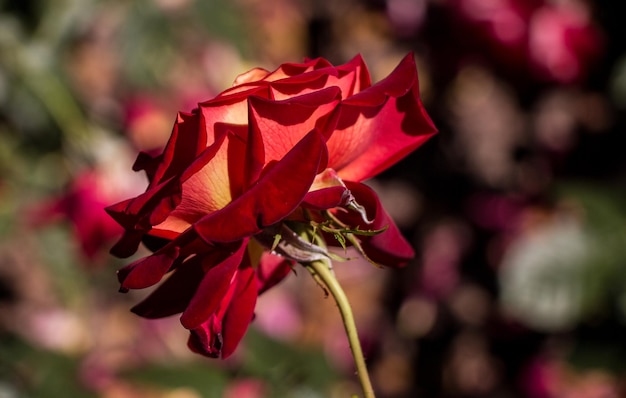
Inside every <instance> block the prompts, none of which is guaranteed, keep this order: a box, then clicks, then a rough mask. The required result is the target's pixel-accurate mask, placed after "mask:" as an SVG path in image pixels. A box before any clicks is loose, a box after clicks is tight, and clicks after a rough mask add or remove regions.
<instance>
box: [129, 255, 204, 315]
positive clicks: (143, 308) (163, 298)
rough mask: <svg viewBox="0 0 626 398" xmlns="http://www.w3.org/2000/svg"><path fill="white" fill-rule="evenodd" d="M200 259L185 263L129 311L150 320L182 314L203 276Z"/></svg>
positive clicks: (196, 258) (201, 257)
mask: <svg viewBox="0 0 626 398" xmlns="http://www.w3.org/2000/svg"><path fill="white" fill-rule="evenodd" d="M202 259H203V256H196V257H194V258H192V259H190V260H188V261H185V263H184V264H182V265H181V266H180V267H178V268H177V269H176V270H175V271H174V272H173V273H172V276H170V277H169V278H167V279H166V280H165V281H163V283H161V285H159V287H158V288H157V289H156V290H155V291H154V292H152V293H151V294H150V295H149V296H148V297H146V298H145V299H144V300H143V301H142V302H140V303H139V304H137V305H135V306H134V307H133V308H132V309H131V311H132V312H134V313H135V314H137V315H139V316H142V317H144V318H150V319H154V318H163V317H166V316H170V315H174V314H178V313H181V312H183V311H184V310H185V308H187V305H188V304H189V301H191V298H192V297H193V295H194V293H195V292H196V289H197V288H198V285H199V284H200V281H201V280H202V277H203V276H204V271H203V269H202Z"/></svg>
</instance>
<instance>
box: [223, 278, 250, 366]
mask: <svg viewBox="0 0 626 398" xmlns="http://www.w3.org/2000/svg"><path fill="white" fill-rule="evenodd" d="M257 295H258V294H257V285H256V280H255V278H254V271H253V270H252V268H251V267H247V268H244V269H241V270H239V272H238V274H237V290H235V294H234V295H233V301H232V302H231V303H230V306H229V307H228V311H227V312H226V315H225V317H224V322H223V331H224V332H223V333H224V346H223V348H222V358H224V359H226V358H228V357H229V356H230V355H231V354H232V353H233V352H234V351H235V349H236V348H237V345H238V344H239V342H240V341H241V339H242V338H243V336H244V334H245V333H246V330H248V326H249V325H250V322H252V318H253V317H254V306H255V305H256V299H257Z"/></svg>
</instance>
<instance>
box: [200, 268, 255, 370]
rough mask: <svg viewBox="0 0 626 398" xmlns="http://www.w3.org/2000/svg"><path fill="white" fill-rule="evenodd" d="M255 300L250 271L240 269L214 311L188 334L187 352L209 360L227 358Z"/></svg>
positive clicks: (244, 328) (239, 335)
mask: <svg viewBox="0 0 626 398" xmlns="http://www.w3.org/2000/svg"><path fill="white" fill-rule="evenodd" d="M256 298H257V290H256V284H255V283H254V273H253V270H252V268H250V267H244V268H241V269H240V270H238V271H237V273H236V276H235V278H234V279H233V283H232V284H231V285H230V286H229V288H228V292H227V293H226V294H225V295H224V297H223V298H222V300H221V302H220V303H219V306H218V308H217V311H216V312H215V313H213V314H212V315H211V316H210V318H209V319H208V320H207V321H205V322H203V323H202V324H201V325H199V326H198V327H196V328H194V329H191V330H190V332H191V335H190V336H189V341H188V346H189V348H190V349H191V350H192V351H194V352H196V353H198V354H202V355H206V356H209V357H212V358H217V357H220V356H221V357H222V358H227V357H228V356H230V355H231V354H232V353H233V351H234V350H235V348H236V347H237V345H238V344H239V342H240V341H241V338H242V337H243V335H244V334H245V332H246V330H247V328H248V326H249V324H250V322H251V321H252V318H253V315H254V306H255V304H256Z"/></svg>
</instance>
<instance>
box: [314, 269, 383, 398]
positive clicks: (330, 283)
mask: <svg viewBox="0 0 626 398" xmlns="http://www.w3.org/2000/svg"><path fill="white" fill-rule="evenodd" d="M305 267H306V268H307V269H308V270H309V272H311V274H312V275H313V276H314V277H315V279H316V280H317V281H318V282H319V281H321V282H323V284H324V285H325V286H326V288H328V290H329V291H330V294H332V296H333V298H334V299H335V302H336V303H337V307H339V312H340V313H341V318H342V319H343V325H344V327H345V329H346V334H347V336H348V342H349V343H350V349H351V350H352V356H353V357H354V363H355V365H356V372H357V376H358V377H359V381H360V382H361V387H362V388H363V394H364V397H365V398H374V397H375V396H374V389H373V388H372V383H371V381H370V378H369V374H368V373H367V366H366V365H365V358H364V357H363V351H362V349H361V343H360V342H359V336H358V333H357V330H356V324H355V322H354V316H353V315H352V308H351V307H350V303H349V302H348V297H347V296H346V294H345V293H344V291H343V289H342V288H341V285H339V281H337V278H336V277H335V275H334V273H333V272H332V271H331V269H330V263H329V261H328V260H318V261H312V262H310V263H307V264H305Z"/></svg>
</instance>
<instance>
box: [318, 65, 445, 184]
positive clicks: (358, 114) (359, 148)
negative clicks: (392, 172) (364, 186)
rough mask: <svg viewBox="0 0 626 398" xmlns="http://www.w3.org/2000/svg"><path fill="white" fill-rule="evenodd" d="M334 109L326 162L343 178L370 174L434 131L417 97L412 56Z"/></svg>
mask: <svg viewBox="0 0 626 398" xmlns="http://www.w3.org/2000/svg"><path fill="white" fill-rule="evenodd" d="M339 108H340V115H339V121H338V125H337V130H336V131H335V132H334V133H333V135H332V136H331V137H330V138H329V140H328V144H327V145H328V150H329V157H330V160H329V166H330V167H332V168H334V169H335V170H337V172H338V174H339V176H340V177H341V178H342V179H344V180H350V181H362V180H365V179H367V178H370V177H373V176H374V175H376V174H378V173H380V172H382V171H384V170H385V169H387V168H388V167H390V166H391V165H393V164H394V163H396V162H398V161H399V160H400V159H402V158H403V157H404V156H406V155H407V154H408V153H410V152H412V151H413V150H415V149H416V148H417V147H419V146H420V145H422V144H423V143H424V142H426V140H428V139H429V138H430V137H431V136H432V135H433V134H435V133H436V131H437V130H436V128H435V126H434V125H433V123H432V121H431V120H430V118H429V116H428V115H427V114H426V111H425V109H424V107H423V105H422V102H421V100H420V99H419V86H418V79H417V70H416V68H415V61H414V59H413V55H412V54H409V55H408V56H407V57H406V58H404V60H402V62H401V63H400V64H399V65H398V67H397V68H396V69H395V70H394V71H393V72H392V73H391V74H390V75H389V76H388V77H387V78H386V79H384V80H382V81H380V82H379V83H377V84H375V85H373V86H371V87H369V88H367V89H366V90H364V91H361V92H360V93H358V94H355V95H354V96H352V97H350V98H348V99H346V100H345V101H344V102H342V104H341V105H340V106H339Z"/></svg>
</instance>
